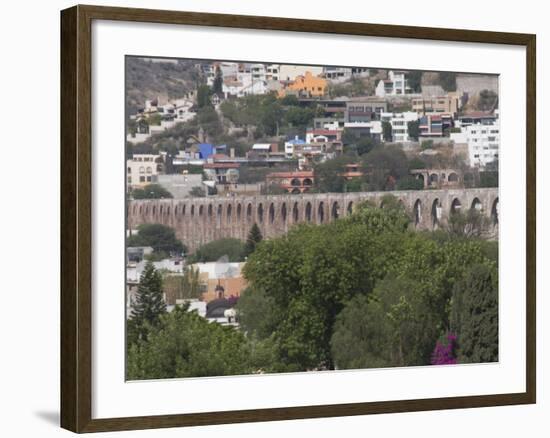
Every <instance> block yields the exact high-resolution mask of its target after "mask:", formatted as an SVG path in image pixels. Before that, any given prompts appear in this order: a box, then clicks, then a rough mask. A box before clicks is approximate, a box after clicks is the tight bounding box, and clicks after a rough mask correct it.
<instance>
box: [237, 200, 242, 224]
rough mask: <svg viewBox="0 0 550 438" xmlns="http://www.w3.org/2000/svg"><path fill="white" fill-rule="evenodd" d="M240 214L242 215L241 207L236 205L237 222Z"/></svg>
mask: <svg viewBox="0 0 550 438" xmlns="http://www.w3.org/2000/svg"><path fill="white" fill-rule="evenodd" d="M241 214H242V206H241V204H240V203H239V204H237V221H240V220H241Z"/></svg>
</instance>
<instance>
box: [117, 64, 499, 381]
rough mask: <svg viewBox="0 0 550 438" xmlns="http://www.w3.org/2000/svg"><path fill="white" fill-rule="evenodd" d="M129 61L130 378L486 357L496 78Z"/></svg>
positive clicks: (490, 351) (495, 335)
mask: <svg viewBox="0 0 550 438" xmlns="http://www.w3.org/2000/svg"><path fill="white" fill-rule="evenodd" d="M125 63H126V65H125V76H126V77H125V84H126V93H125V95H126V102H125V104H126V120H125V123H126V148H125V151H126V197H127V198H126V199H127V201H126V209H127V215H126V227H125V228H126V249H125V250H126V255H125V257H126V285H125V294H126V379H127V380H149V379H169V378H190V377H208V376H228V375H252V374H271V373H294V372H334V371H342V370H357V369H368V368H388V367H412V366H443V365H445V366H458V365H462V364H472V363H477V364H479V363H489V362H498V360H499V318H498V316H499V315H498V308H499V307H498V304H499V300H498V297H499V294H498V290H499V288H498V253H499V251H498V249H499V246H498V240H499V188H498V187H499V183H498V181H499V166H498V162H499V138H500V124H499V78H498V76H497V75H489V74H483V73H480V72H475V73H472V72H450V71H419V70H407V68H406V67H407V66H406V65H405V66H401V68H393V67H391V66H382V67H369V66H365V67H359V66H345V67H342V66H328V65H290V64H276V63H270V62H255V63H252V62H243V61H238V60H236V61H235V60H200V59H176V58H152V57H140V56H127V57H126V60H125ZM120 287H121V288H122V285H120ZM121 293H122V291H121Z"/></svg>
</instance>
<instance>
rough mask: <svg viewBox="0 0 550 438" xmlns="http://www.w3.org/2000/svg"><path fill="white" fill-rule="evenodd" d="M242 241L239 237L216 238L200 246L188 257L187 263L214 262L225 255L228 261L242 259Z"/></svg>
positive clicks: (239, 260)
mask: <svg viewBox="0 0 550 438" xmlns="http://www.w3.org/2000/svg"><path fill="white" fill-rule="evenodd" d="M244 247H245V245H244V243H243V242H242V241H240V240H239V239H234V238H225V239H218V240H214V241H212V242H209V243H206V244H204V245H202V246H200V247H199V248H198V249H197V250H196V251H195V253H194V254H193V255H192V256H191V257H190V258H189V263H205V262H215V261H216V260H219V259H220V258H222V257H223V256H227V258H228V261H230V262H241V261H243V260H244Z"/></svg>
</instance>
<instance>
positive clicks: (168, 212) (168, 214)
mask: <svg viewBox="0 0 550 438" xmlns="http://www.w3.org/2000/svg"><path fill="white" fill-rule="evenodd" d="M166 216H170V206H167V207H166Z"/></svg>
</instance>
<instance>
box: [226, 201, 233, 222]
mask: <svg viewBox="0 0 550 438" xmlns="http://www.w3.org/2000/svg"><path fill="white" fill-rule="evenodd" d="M225 215H226V217H227V222H228V223H231V221H232V220H233V217H232V215H233V206H232V205H231V204H228V205H227V210H226V213H225Z"/></svg>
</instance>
